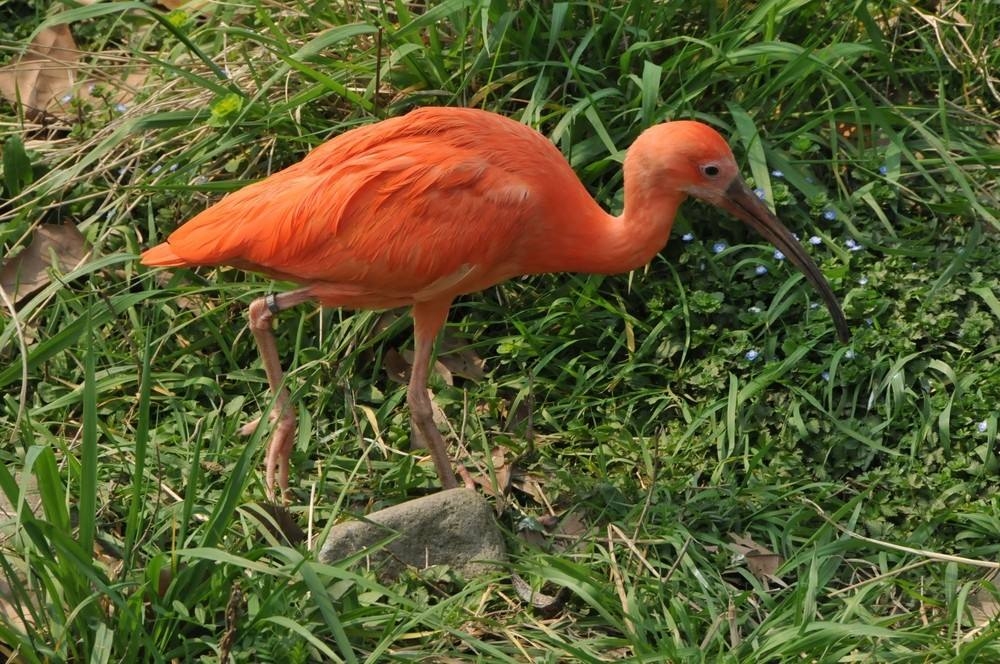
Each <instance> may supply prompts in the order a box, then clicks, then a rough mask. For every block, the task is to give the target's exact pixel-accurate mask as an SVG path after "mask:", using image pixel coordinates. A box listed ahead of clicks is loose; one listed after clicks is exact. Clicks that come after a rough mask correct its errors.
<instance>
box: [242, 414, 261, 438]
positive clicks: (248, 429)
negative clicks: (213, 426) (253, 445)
mask: <svg viewBox="0 0 1000 664" xmlns="http://www.w3.org/2000/svg"><path fill="white" fill-rule="evenodd" d="M262 419H264V416H263V415H262V416H260V417H258V418H257V419H255V420H253V421H252V422H247V423H246V424H244V425H243V426H241V427H240V428H239V430H238V431H237V433H238V434H239V435H241V436H252V435H253V432H254V431H256V430H257V427H258V426H259V425H260V421H261V420H262Z"/></svg>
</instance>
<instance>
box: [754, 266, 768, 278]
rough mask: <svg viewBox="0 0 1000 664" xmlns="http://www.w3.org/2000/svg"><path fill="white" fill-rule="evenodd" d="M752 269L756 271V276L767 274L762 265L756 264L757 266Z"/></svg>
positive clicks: (765, 268)
mask: <svg viewBox="0 0 1000 664" xmlns="http://www.w3.org/2000/svg"><path fill="white" fill-rule="evenodd" d="M753 271H754V272H756V273H757V276H761V275H764V274H767V267H765V266H763V265H758V266H757V267H755V268H754V270H753Z"/></svg>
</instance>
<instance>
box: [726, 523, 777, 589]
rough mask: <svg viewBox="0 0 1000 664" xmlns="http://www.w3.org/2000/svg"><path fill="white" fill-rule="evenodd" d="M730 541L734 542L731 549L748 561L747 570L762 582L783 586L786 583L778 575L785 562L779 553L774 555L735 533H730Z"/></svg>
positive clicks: (763, 547)
mask: <svg viewBox="0 0 1000 664" xmlns="http://www.w3.org/2000/svg"><path fill="white" fill-rule="evenodd" d="M729 539H731V540H732V541H733V543H732V544H730V545H729V546H730V548H731V549H732V550H733V551H735V552H736V555H737V556H740V557H741V558H742V559H743V560H745V561H746V565H747V569H749V570H750V573H751V574H753V575H754V576H755V577H757V578H758V579H760V580H762V581H776V582H778V583H780V584H781V585H785V583H784V582H783V581H782V580H781V579H779V578H778V577H777V576H775V575H776V573H777V571H778V569H779V568H780V567H781V565H782V563H784V562H785V560H784V558H782V557H781V556H780V555H778V554H777V553H774V552H773V551H771V550H770V549H768V548H767V547H766V546H762V545H760V544H757V543H756V542H754V541H753V540H752V539H750V538H749V537H741V536H740V535H737V534H735V533H729Z"/></svg>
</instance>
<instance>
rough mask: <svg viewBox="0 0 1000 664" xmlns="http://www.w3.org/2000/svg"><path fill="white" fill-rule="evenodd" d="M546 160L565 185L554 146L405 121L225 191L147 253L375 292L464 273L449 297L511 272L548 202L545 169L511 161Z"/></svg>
mask: <svg viewBox="0 0 1000 664" xmlns="http://www.w3.org/2000/svg"><path fill="white" fill-rule="evenodd" d="M432 111H435V112H436V113H435V112H432ZM414 116H416V117H414ZM484 122H485V123H487V125H486V126H484V124H483V123H484ZM489 123H494V124H495V126H490V124H489ZM539 152H541V155H539ZM526 153H528V154H531V156H532V157H533V158H532V159H522V158H521V156H523V155H525V154H526ZM532 153H533V154H532ZM539 156H541V157H548V158H549V159H548V161H546V160H545V159H544V158H543V159H539ZM552 160H555V162H556V165H557V166H558V165H559V164H560V163H561V165H562V166H563V167H565V169H566V171H567V172H568V173H569V176H572V172H571V171H570V170H569V168H568V165H566V164H565V160H563V159H562V157H561V155H559V153H558V151H557V150H556V149H555V147H554V146H553V145H552V144H551V143H550V142H548V141H547V140H546V139H545V138H544V137H542V136H541V135H540V134H538V133H537V132H534V131H532V130H530V129H528V128H526V127H523V126H522V125H519V124H518V123H515V122H513V121H510V120H507V119H504V118H499V116H495V115H492V114H486V113H481V112H476V111H464V112H457V113H456V112H455V110H454V109H427V111H426V112H423V113H420V112H414V113H411V114H409V115H406V116H402V117H400V118H396V119H394V120H388V121H384V122H381V123H377V124H375V125H370V126H369V127H365V128H361V129H358V130H354V131H351V132H348V133H347V134H343V135H342V136H340V137H338V138H336V139H333V140H332V141H330V142H328V143H326V144H324V145H322V146H320V147H319V148H317V149H316V150H314V151H313V152H312V153H310V154H309V155H308V156H307V157H306V158H305V159H304V160H302V161H301V162H299V163H297V164H295V165H293V166H291V167H289V168H287V169H285V170H283V171H280V172H278V173H276V174H274V175H272V176H271V177H269V178H267V179H265V180H263V181H261V182H258V183H255V184H252V185H249V186H247V187H244V188H243V189H241V190H239V191H236V192H234V193H232V194H230V195H228V196H226V197H225V198H223V199H222V200H221V201H219V202H218V203H217V204H215V205H214V206H212V207H210V208H208V209H207V210H205V211H204V212H202V213H201V214H199V215H197V216H196V217H194V218H193V219H191V220H190V221H189V222H187V223H186V224H184V225H183V226H181V227H180V228H179V229H177V230H176V231H175V232H174V233H173V234H171V235H170V236H169V237H168V239H167V244H168V245H169V248H170V253H169V255H167V254H164V253H163V252H162V250H159V249H158V248H153V249H151V250H150V251H149V252H147V253H146V254H144V256H143V260H144V262H146V263H147V264H165V263H160V262H159V261H160V260H167V259H169V260H170V263H169V264H170V265H177V264H178V257H179V260H180V261H183V262H184V263H186V264H188V265H221V264H228V265H234V266H237V267H241V268H244V269H250V270H255V271H259V272H262V273H265V274H269V275H272V276H276V277H280V278H286V279H291V280H293V281H299V282H303V283H324V284H334V285H344V286H350V287H357V288H363V289H364V290H365V291H369V292H372V293H383V294H404V293H416V292H419V291H421V290H422V289H427V288H433V287H434V285H435V284H437V285H439V286H440V285H441V284H450V283H451V281H449V280H452V281H454V280H455V275H464V276H462V278H461V279H458V282H459V283H456V284H455V285H454V288H455V292H467V291H471V290H476V289H479V288H483V287H485V286H487V285H489V284H490V283H496V282H497V281H500V280H503V279H506V278H509V277H511V276H514V275H515V274H517V273H518V272H517V270H516V266H515V265H514V259H513V254H514V253H515V248H516V245H517V243H518V241H519V239H520V236H521V235H522V234H523V232H524V229H525V228H530V227H531V225H532V224H533V223H535V222H536V221H537V220H538V219H539V218H540V217H541V216H543V210H542V207H543V206H544V204H545V203H544V201H543V200H542V197H541V196H539V195H538V194H537V192H536V189H535V188H534V187H533V184H532V183H533V182H535V181H536V180H538V179H540V178H542V177H544V175H545V174H544V173H539V172H528V171H527V170H526V168H524V167H521V166H519V165H520V164H525V163H531V164H540V165H541V166H540V167H541V168H542V169H543V170H544V168H546V167H548V168H551V167H552ZM546 164H548V165H547V166H546ZM161 246H162V245H161ZM158 251H160V252H161V253H159V254H157V252H158Z"/></svg>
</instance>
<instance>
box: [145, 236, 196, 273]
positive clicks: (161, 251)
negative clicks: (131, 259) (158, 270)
mask: <svg viewBox="0 0 1000 664" xmlns="http://www.w3.org/2000/svg"><path fill="white" fill-rule="evenodd" d="M139 261H140V262H141V263H142V264H143V265H150V266H154V265H155V266H159V267H183V266H185V265H188V264H189V263H188V262H187V261H186V260H184V259H183V258H181V257H180V256H178V255H177V254H176V253H174V250H173V249H171V248H170V245H169V244H167V243H166V242H163V243H162V244H158V245H156V246H155V247H152V248H150V249H147V250H146V251H144V252H142V256H141V257H140V258H139Z"/></svg>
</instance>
